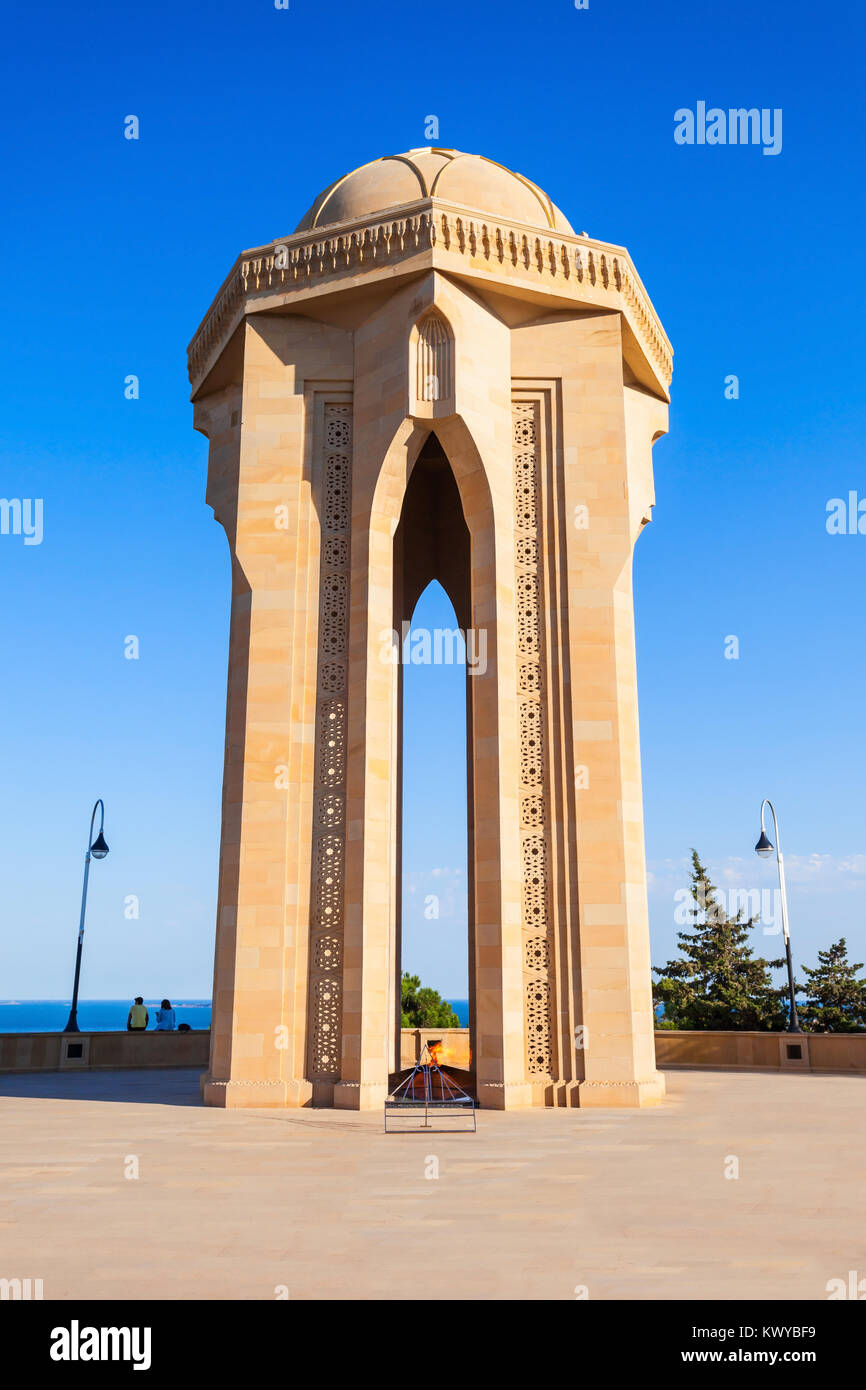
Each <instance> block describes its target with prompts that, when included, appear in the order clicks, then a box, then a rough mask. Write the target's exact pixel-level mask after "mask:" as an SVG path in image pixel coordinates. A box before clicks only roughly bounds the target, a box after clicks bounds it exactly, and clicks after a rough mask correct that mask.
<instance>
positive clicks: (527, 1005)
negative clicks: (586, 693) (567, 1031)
mask: <svg viewBox="0 0 866 1390" xmlns="http://www.w3.org/2000/svg"><path fill="white" fill-rule="evenodd" d="M513 410H514V434H513V447H514V559H515V575H514V597H515V619H516V638H517V658H518V659H517V690H518V694H519V700H518V737H519V748H520V837H521V839H520V853H521V885H522V887H521V899H522V919H523V969H524V1021H525V1029H526V1069H527V1073H528V1075H529V1076H531V1077H543V1076H547V1075H549V1074H550V1071H551V1067H552V1065H553V1054H552V1045H551V1037H552V1033H551V987H550V970H551V965H552V961H551V948H550V920H549V909H548V904H549V901H550V886H549V883H548V856H547V841H546V838H545V831H546V825H547V815H546V809H545V805H546V796H547V768H546V760H545V734H544V661H543V651H542V638H543V634H544V612H543V598H542V594H543V589H542V570H541V562H542V546H541V531H540V523H541V513H542V505H541V497H540V491H539V489H540V481H539V479H540V467H539V447H540V425H539V407H538V405H537V404H536V403H535V402H515V403H514V407H513Z"/></svg>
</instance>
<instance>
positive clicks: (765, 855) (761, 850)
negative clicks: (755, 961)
mask: <svg viewBox="0 0 866 1390" xmlns="http://www.w3.org/2000/svg"><path fill="white" fill-rule="evenodd" d="M767 806H769V808H770V810H771V811H772V812H773V828H774V830H775V834H776V861H777V863H778V865H779V889H780V894H781V899H782V930H783V931H784V933H785V958H786V960H787V962H788V994H789V996H790V1000H791V1012H790V1015H789V1018H788V1032H789V1033H802V1031H803V1030H802V1028H801V1027H800V1020H799V1018H798V1017H797V1000H796V999H795V997H794V967H793V965H792V964H791V938H790V936H789V935H788V898H787V895H786V893H785V864H784V860H783V859H782V840H781V837H780V835H779V822H778V820H777V819H776V808H775V806H774V805H773V803H772V801H770V800H769V799H768V798H767V797H766V796H765V797H764V800H763V801H762V802H761V838H760V839H759V841H758V843H757V844H756V845H755V853H756V854H759V855H760V856H761V858H762V859H769V857H770V855H771V854H772V853H773V843H772V841H771V840H768V839H767V832H766V830H765V829H764V809H765V807H767Z"/></svg>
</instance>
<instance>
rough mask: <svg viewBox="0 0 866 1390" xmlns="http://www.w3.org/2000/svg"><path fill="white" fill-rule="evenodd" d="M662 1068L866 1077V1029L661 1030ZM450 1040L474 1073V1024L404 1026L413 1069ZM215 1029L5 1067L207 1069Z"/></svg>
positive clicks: (42, 1050) (0, 1043)
mask: <svg viewBox="0 0 866 1390" xmlns="http://www.w3.org/2000/svg"><path fill="white" fill-rule="evenodd" d="M655 1038H656V1062H657V1065H658V1067H659V1070H660V1071H665V1070H666V1069H668V1068H676V1067H692V1068H694V1067H706V1068H719V1069H720V1070H721V1069H723V1070H725V1071H728V1070H738V1069H739V1070H742V1071H767V1070H772V1071H811V1072H859V1073H861V1074H863V1075H866V1033H797V1034H793V1033H733V1032H732V1033H728V1032H721V1031H714V1032H710V1031H707V1032H694V1033H685V1032H674V1031H672V1030H671V1031H668V1030H667V1029H662V1030H661V1031H659V1032H657V1033H656V1035H655ZM436 1041H439V1042H441V1043H442V1044H443V1050H442V1053H441V1060H442V1062H443V1063H444V1064H445V1065H447V1066H451V1067H454V1068H456V1069H458V1070H461V1071H471V1069H472V1062H471V1058H470V1054H469V1029H468V1028H404V1029H402V1031H401V1038H400V1065H401V1067H402V1068H404V1069H405V1068H407V1067H412V1066H414V1065H415V1063H416V1062H417V1061H418V1058H419V1057H420V1055H421V1049H422V1047H423V1046H424V1044H425V1043H431V1042H436ZM209 1046H210V1033H209V1031H208V1030H207V1029H202V1030H196V1031H195V1032H190V1033H157V1032H145V1033H125V1032H124V1033H0V1072H27V1071H66V1070H67V1069H69V1070H79V1071H81V1070H84V1071H88V1070H90V1071H93V1070H99V1069H104V1070H109V1069H111V1068H113V1067H119V1068H123V1067H202V1068H204V1067H206V1066H207V1064H208V1051H209Z"/></svg>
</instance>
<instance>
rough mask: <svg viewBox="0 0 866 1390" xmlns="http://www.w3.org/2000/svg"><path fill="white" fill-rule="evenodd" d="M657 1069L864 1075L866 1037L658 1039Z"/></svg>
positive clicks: (680, 1035) (668, 1034) (715, 1034)
mask: <svg viewBox="0 0 866 1390" xmlns="http://www.w3.org/2000/svg"><path fill="white" fill-rule="evenodd" d="M656 1065H657V1066H658V1068H659V1070H660V1071H665V1070H666V1069H667V1068H670V1067H719V1068H724V1069H725V1070H726V1071H729V1070H737V1069H740V1070H743V1071H767V1070H773V1071H812V1072H821V1071H827V1072H829V1071H835V1072H861V1073H863V1074H864V1075H866V1033H733V1032H721V1031H710V1030H707V1031H706V1032H703V1031H701V1032H694V1033H686V1032H679V1031H674V1030H673V1029H671V1030H668V1029H664V1028H663V1029H661V1030H660V1031H659V1032H657V1033H656Z"/></svg>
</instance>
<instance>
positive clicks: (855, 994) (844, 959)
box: [798, 936, 866, 1033]
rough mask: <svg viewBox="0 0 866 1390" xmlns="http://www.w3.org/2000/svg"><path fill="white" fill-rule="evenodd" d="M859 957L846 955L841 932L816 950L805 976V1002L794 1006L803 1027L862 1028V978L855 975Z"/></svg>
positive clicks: (865, 997)
mask: <svg viewBox="0 0 866 1390" xmlns="http://www.w3.org/2000/svg"><path fill="white" fill-rule="evenodd" d="M862 969H863V962H862V961H851V960H849V959H848V947H847V945H846V944H845V938H844V936H843V937H841V938H840V939H839V940H838V941H836V942H834V944H833V945H832V946H831V947H830V949H829V950H827V951H819V952H818V964H817V965H816V967H815V969H814V970H810V969H809V967H808V966H807V965H804V966H803V974H804V975H807V976H808V980H807V982H806V985H805V993H806V996H807V998H806V1003H805V1004H804V1005H803V1006H802V1008H800V1009H798V1012H799V1014H800V1021H801V1023H802V1024H803V1027H804V1028H807V1029H808V1030H809V1031H810V1032H812V1033H858V1032H860V1031H861V1030H862V1029H864V1028H866V981H863V980H859V979H858V978H857V972H858V970H862Z"/></svg>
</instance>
